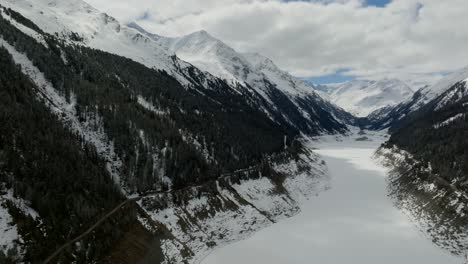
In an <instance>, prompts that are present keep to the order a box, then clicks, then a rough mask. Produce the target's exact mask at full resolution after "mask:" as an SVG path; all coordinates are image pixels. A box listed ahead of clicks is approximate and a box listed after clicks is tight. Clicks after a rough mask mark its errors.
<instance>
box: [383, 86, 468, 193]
mask: <svg viewBox="0 0 468 264" xmlns="http://www.w3.org/2000/svg"><path fill="white" fill-rule="evenodd" d="M466 95H468V93H467V87H466V82H465V81H461V82H458V83H457V84H455V85H454V86H452V87H451V88H450V89H449V90H447V91H446V92H444V93H443V94H442V95H440V96H439V97H437V98H436V99H434V100H433V101H431V102H430V103H428V104H427V105H425V106H424V107H422V108H421V109H419V110H418V111H416V112H414V113H412V114H411V115H408V116H407V117H406V118H404V119H402V120H401V121H400V123H399V126H400V128H399V129H397V130H396V131H395V132H394V133H393V134H392V136H391V138H390V140H389V141H388V143H387V147H391V146H392V145H396V146H398V147H399V148H401V149H403V150H405V151H408V152H409V153H411V154H413V155H414V157H415V158H416V159H417V160H421V161H424V162H426V163H428V164H430V167H431V169H432V171H433V173H435V174H437V175H439V176H441V177H443V178H444V179H446V180H447V181H449V182H452V181H456V182H458V183H459V184H462V183H464V182H466V181H467V180H468V178H467V175H468V162H467V161H468V96H466Z"/></svg>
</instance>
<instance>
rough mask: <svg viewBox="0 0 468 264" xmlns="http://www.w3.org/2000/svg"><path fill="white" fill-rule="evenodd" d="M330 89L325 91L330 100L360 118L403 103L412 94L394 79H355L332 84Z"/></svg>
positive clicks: (409, 89) (406, 87) (401, 82)
mask: <svg viewBox="0 0 468 264" xmlns="http://www.w3.org/2000/svg"><path fill="white" fill-rule="evenodd" d="M331 87H333V89H328V90H326V91H325V92H326V93H327V94H328V97H329V98H330V100H332V101H333V102H334V103H336V104H337V105H339V106H341V107H342V108H344V109H345V110H347V111H349V112H351V113H353V114H354V115H356V116H360V117H365V116H367V115H369V114H370V113H371V112H373V111H375V110H378V109H381V108H384V107H387V106H392V105H396V104H398V103H400V102H403V101H405V100H406V99H408V98H410V97H411V95H412V94H413V91H412V89H411V88H410V87H409V86H408V85H407V84H406V83H405V82H403V81H401V80H399V79H395V78H385V79H380V80H364V79H357V80H351V81H347V82H344V83H338V84H333V85H331Z"/></svg>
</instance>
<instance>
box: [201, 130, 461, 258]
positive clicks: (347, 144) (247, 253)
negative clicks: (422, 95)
mask: <svg viewBox="0 0 468 264" xmlns="http://www.w3.org/2000/svg"><path fill="white" fill-rule="evenodd" d="M381 142H382V139H381V138H376V139H375V140H374V141H373V142H357V141H355V140H354V139H353V138H345V139H344V141H343V142H336V141H335V140H332V139H331V138H328V140H325V142H322V143H315V144H314V146H313V147H314V148H318V149H317V150H315V151H316V152H318V153H319V154H320V155H322V157H323V159H324V160H325V161H326V162H327V165H328V167H329V171H330V174H331V176H332V189H330V190H328V191H326V192H324V193H322V194H321V195H320V196H318V197H314V198H312V199H310V200H308V201H304V203H303V206H302V212H301V213H300V214H298V215H297V216H295V217H292V218H290V219H287V220H284V221H281V222H279V223H277V224H274V225H273V226H271V227H268V228H266V229H264V230H261V231H260V232H258V233H256V234H255V235H253V236H252V237H250V238H249V239H247V240H244V241H240V242H237V243H234V244H231V245H228V246H226V247H223V248H220V249H218V250H216V251H214V252H213V253H212V254H211V255H209V256H208V257H207V258H206V259H205V260H204V261H202V264H220V263H222V264H239V263H243V264H250V263H255V264H286V263H287V264H313V263H317V264H342V263H359V264H376V263H378V264H395V263H399V264H403V263H408V264H416V263H424V264H432V263H433V264H441V263H444V264H451V263H456V264H461V263H463V261H462V260H461V259H460V258H456V257H454V256H452V255H450V254H449V253H447V252H445V251H443V250H441V249H439V248H437V247H436V246H435V245H433V244H432V242H431V241H430V240H429V239H428V238H426V237H424V236H423V235H422V234H421V233H420V232H419V231H418V230H417V229H416V227H415V226H414V225H413V224H412V223H411V222H410V220H409V219H408V218H407V217H406V216H405V215H403V214H402V213H401V212H400V211H399V210H398V209H397V208H395V207H394V206H393V204H392V201H391V200H390V199H389V198H388V197H387V190H386V182H385V176H386V171H385V169H384V168H382V167H381V166H379V165H378V164H376V163H375V162H374V161H373V160H372V155H373V153H374V151H375V150H376V148H377V147H378V146H379V145H380V143H381Z"/></svg>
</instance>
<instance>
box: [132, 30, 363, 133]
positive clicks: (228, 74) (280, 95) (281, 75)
mask: <svg viewBox="0 0 468 264" xmlns="http://www.w3.org/2000/svg"><path fill="white" fill-rule="evenodd" d="M130 26H131V27H133V28H135V29H137V30H139V31H140V32H141V33H142V34H145V35H146V36H149V37H151V38H152V39H153V40H154V41H156V42H158V43H160V44H161V46H165V47H167V49H168V50H172V51H173V52H175V53H176V54H177V56H178V57H180V58H182V59H183V60H185V61H188V62H190V63H192V64H193V65H195V66H196V67H198V68H200V69H201V70H203V71H206V72H209V73H210V74H212V75H214V76H217V77H219V78H221V79H223V80H226V81H227V82H228V83H229V84H230V86H231V87H232V89H234V90H237V89H239V87H245V88H246V89H248V90H249V91H250V94H252V95H253V96H255V97H256V98H257V105H258V107H259V109H262V110H263V111H264V112H265V113H267V114H268V115H269V116H270V117H271V119H272V120H274V121H275V122H279V123H281V124H284V123H286V124H289V125H293V126H295V127H296V128H297V129H299V130H301V131H303V132H305V133H309V134H310V133H312V134H316V133H318V132H331V131H333V130H336V131H341V132H342V131H344V130H343V128H344V127H343V126H340V124H354V125H355V124H357V120H356V119H355V118H354V117H353V116H352V115H350V114H348V113H347V112H346V111H344V110H342V109H340V108H339V107H336V106H335V105H333V104H331V103H330V102H328V101H326V100H324V99H322V98H321V97H320V96H318V95H317V94H316V93H315V92H314V91H313V86H311V85H310V84H308V83H306V82H304V81H302V80H299V79H297V78H294V77H292V76H291V75H289V74H288V73H287V72H284V71H282V70H280V69H279V68H278V67H277V66H276V65H275V64H274V63H273V62H272V61H271V60H269V59H268V58H265V57H263V56H261V55H259V54H242V53H239V52H237V51H235V50H234V49H232V48H231V47H229V46H228V45H226V44H225V43H223V42H222V41H220V40H218V39H216V38H214V37H212V36H211V35H209V34H208V33H207V32H206V31H199V32H195V33H192V34H189V35H187V36H183V37H179V38H165V37H162V36H158V35H155V34H151V33H148V32H147V31H145V30H144V29H142V28H141V27H139V26H138V25H137V24H135V23H132V24H130Z"/></svg>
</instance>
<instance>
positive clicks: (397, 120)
mask: <svg viewBox="0 0 468 264" xmlns="http://www.w3.org/2000/svg"><path fill="white" fill-rule="evenodd" d="M467 78H468V68H464V69H461V70H459V71H457V72H454V73H452V74H450V75H448V76H446V77H445V78H443V79H441V80H440V81H438V82H437V83H435V84H434V85H431V86H426V87H423V88H421V89H419V90H418V91H416V92H415V93H414V94H413V96H412V97H411V98H409V99H408V100H406V101H404V102H402V103H400V104H398V105H396V106H393V107H385V108H382V109H379V110H376V111H374V112H373V113H371V114H370V115H369V116H368V118H369V120H370V121H371V122H370V123H371V125H369V128H371V129H383V128H390V129H391V130H396V129H397V128H398V127H399V126H400V124H401V120H403V119H404V118H405V117H406V116H408V115H410V114H411V113H413V112H414V111H416V110H418V109H420V108H421V107H422V106H424V105H426V104H427V103H429V102H431V101H432V100H435V101H438V102H439V107H441V106H443V105H445V104H446V103H447V102H452V103H454V102H456V101H457V100H458V99H459V98H460V94H459V93H458V92H456V91H453V92H452V93H447V90H449V89H451V88H452V87H453V86H454V85H455V84H457V83H458V82H461V81H463V80H465V79H467Z"/></svg>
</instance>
